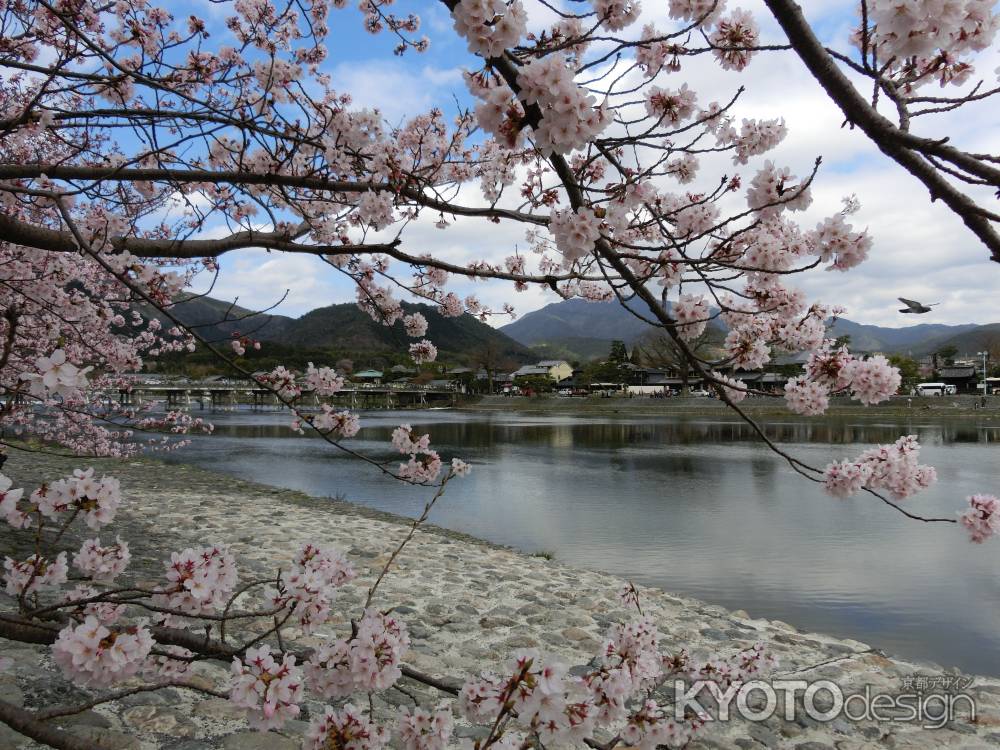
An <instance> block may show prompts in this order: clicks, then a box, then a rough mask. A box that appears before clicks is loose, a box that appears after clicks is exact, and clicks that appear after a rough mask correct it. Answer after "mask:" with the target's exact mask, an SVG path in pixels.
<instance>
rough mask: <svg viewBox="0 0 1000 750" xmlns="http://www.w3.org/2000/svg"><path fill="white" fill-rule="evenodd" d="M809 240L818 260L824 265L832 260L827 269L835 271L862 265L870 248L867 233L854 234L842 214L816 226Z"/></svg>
mask: <svg viewBox="0 0 1000 750" xmlns="http://www.w3.org/2000/svg"><path fill="white" fill-rule="evenodd" d="M809 239H810V241H811V242H812V243H813V244H814V245H815V247H816V249H817V250H818V254H819V258H820V260H821V261H823V262H824V263H826V262H827V261H829V260H833V263H831V264H830V266H829V267H828V268H829V269H831V270H837V271H846V270H848V269H849V268H854V266H856V265H858V264H859V263H862V262H863V261H864V260H866V259H867V258H868V253H869V252H870V251H871V248H872V239H871V237H870V236H869V235H868V232H867V231H861V232H855V231H854V228H853V227H852V226H851V225H850V224H848V223H847V221H846V220H845V218H844V215H843V214H842V213H839V214H836V215H835V216H833V217H831V218H827V219H824V220H823V221H822V222H820V223H819V224H817V225H816V230H815V231H814V232H812V233H811V234H810V235H809Z"/></svg>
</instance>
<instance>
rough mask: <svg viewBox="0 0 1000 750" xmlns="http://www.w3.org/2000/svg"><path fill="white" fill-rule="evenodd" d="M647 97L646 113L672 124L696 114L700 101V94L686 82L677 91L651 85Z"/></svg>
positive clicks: (677, 123)
mask: <svg viewBox="0 0 1000 750" xmlns="http://www.w3.org/2000/svg"><path fill="white" fill-rule="evenodd" d="M645 98H646V101H645V104H646V113H647V114H648V115H649V116H650V117H655V118H656V119H657V120H658V121H659V122H666V123H669V124H671V125H679V124H680V123H681V122H683V121H684V120H687V119H689V118H690V117H691V115H693V114H694V112H695V106H696V104H697V102H698V95H697V94H696V93H695V92H694V91H692V90H691V89H689V88H688V87H687V84H686V83H685V84H683V85H681V87H680V88H679V89H677V90H676V91H675V90H672V89H661V88H660V87H659V86H651V87H650V88H648V89H647V90H646V94H645Z"/></svg>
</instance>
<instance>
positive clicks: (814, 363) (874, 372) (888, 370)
mask: <svg viewBox="0 0 1000 750" xmlns="http://www.w3.org/2000/svg"><path fill="white" fill-rule="evenodd" d="M901 383H902V376H901V375H900V373H899V369H898V368H896V367H893V366H892V365H891V364H890V363H889V360H887V359H886V358H885V357H883V356H882V355H881V354H876V355H874V356H872V357H869V358H868V359H858V358H856V357H854V356H853V355H851V354H850V353H849V352H848V351H847V348H846V347H840V348H835V347H834V344H833V342H832V341H829V340H828V341H826V342H824V344H823V346H821V347H820V348H818V349H817V350H816V351H814V352H812V353H811V354H810V355H809V360H808V361H807V363H806V374H805V375H801V376H799V377H797V378H794V379H792V380H790V381H789V382H788V384H787V385H786V386H785V401H786V403H787V404H788V408H790V409H791V410H792V411H794V412H796V413H798V414H822V413H823V412H824V411H826V409H827V407H828V406H829V400H830V395H831V393H839V392H844V391H847V390H849V391H850V395H851V397H852V398H855V399H857V400H858V401H860V402H861V403H862V404H865V405H866V406H869V405H871V404H878V403H881V402H882V401H885V400H886V399H888V398H890V397H891V396H893V395H894V394H895V393H896V392H897V391H898V390H899V386H900V384H901Z"/></svg>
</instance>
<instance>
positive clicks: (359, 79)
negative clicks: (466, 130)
mask: <svg viewBox="0 0 1000 750" xmlns="http://www.w3.org/2000/svg"><path fill="white" fill-rule="evenodd" d="M419 61H420V58H419V57H418V56H416V55H413V54H411V55H409V56H408V57H407V56H404V57H389V58H384V59H383V58H380V59H371V60H360V61H355V62H351V63H346V62H345V63H340V64H339V65H337V66H336V67H334V69H333V70H332V71H331V77H332V79H333V87H334V89H336V90H337V91H338V92H344V93H349V94H350V95H351V98H352V99H353V106H354V107H357V108H363V107H364V108H377V109H378V110H379V111H381V113H382V116H383V117H385V119H386V120H388V121H389V122H390V123H392V124H394V125H395V124H397V123H398V122H400V121H401V120H405V119H406V118H407V117H412V116H413V115H417V114H420V113H423V112H426V111H427V110H429V109H431V108H432V107H436V106H442V105H445V106H447V105H448V104H449V99H450V94H449V92H450V91H452V90H454V89H456V88H459V87H463V88H464V84H463V83H462V72H461V68H458V67H455V68H437V67H434V66H432V65H422V66H419V67H417V66H415V65H414V63H416V62H419Z"/></svg>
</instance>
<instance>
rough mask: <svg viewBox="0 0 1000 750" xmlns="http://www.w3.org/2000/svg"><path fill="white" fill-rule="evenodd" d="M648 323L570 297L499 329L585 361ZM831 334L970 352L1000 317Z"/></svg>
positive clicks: (838, 326)
mask: <svg viewBox="0 0 1000 750" xmlns="http://www.w3.org/2000/svg"><path fill="white" fill-rule="evenodd" d="M648 328H649V327H648V325H647V324H646V323H643V322H642V321H641V320H639V319H638V318H636V317H635V316H634V315H632V314H630V313H629V312H628V311H626V310H624V309H623V308H622V307H621V305H619V304H618V303H617V302H587V301H586V300H582V299H570V300H563V301H562V302H553V303H552V304H549V305H546V306H545V307H543V308H541V309H540V310H535V311H534V312H530V313H527V314H526V315H524V316H523V317H522V318H520V319H519V320H516V321H514V322H513V323H508V324H507V325H505V326H503V327H501V328H500V330H501V331H503V332H504V333H506V334H507V335H509V336H510V337H511V338H512V339H514V340H515V341H519V342H520V343H522V344H524V345H525V346H530V347H531V348H532V349H533V350H535V351H536V352H538V353H539V355H541V356H546V357H548V356H558V357H561V358H563V359H577V360H581V361H586V360H590V359H596V358H599V357H602V356H604V355H605V354H607V352H608V351H609V350H610V346H611V342H612V341H613V340H615V339H620V340H622V341H624V342H625V343H626V344H628V345H631V344H633V343H635V342H636V341H637V340H638V339H639V338H640V337H641V336H642V335H643V334H644V333H645V332H646V331H647V330H648ZM830 335H831V337H832V338H836V337H838V336H850V337H851V348H852V349H853V350H854V351H858V352H872V351H879V352H886V353H900V354H909V355H911V356H920V355H923V354H929V353H931V352H934V351H937V350H938V349H940V348H942V347H943V346H947V345H949V344H953V345H954V346H956V347H957V348H958V351H959V353H961V354H966V353H971V352H975V351H977V350H981V349H982V348H983V347H986V346H988V345H989V344H990V341H993V344H994V345H997V344H1000V323H998V324H992V325H985V326H981V325H976V324H975V323H966V324H963V325H944V324H941V323H921V324H918V325H913V326H905V327H902V328H889V327H885V326H873V325H865V324H863V323H855V322H854V321H852V320H846V319H844V318H838V319H837V320H835V321H834V322H833V324H832V326H831V328H830ZM994 339H995V340H994Z"/></svg>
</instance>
